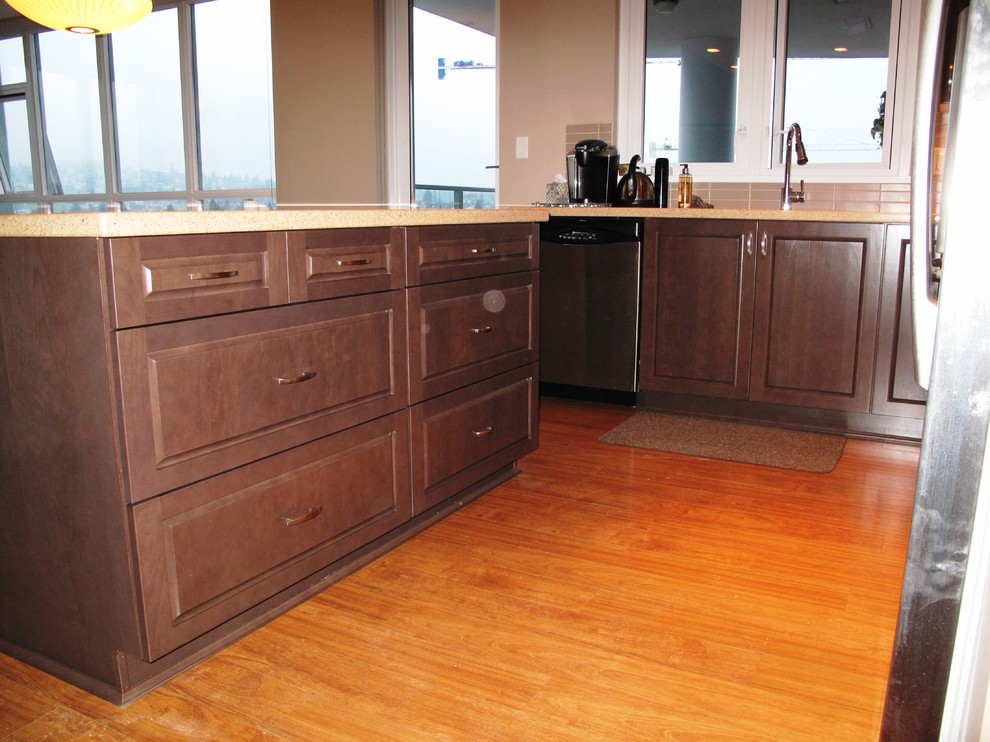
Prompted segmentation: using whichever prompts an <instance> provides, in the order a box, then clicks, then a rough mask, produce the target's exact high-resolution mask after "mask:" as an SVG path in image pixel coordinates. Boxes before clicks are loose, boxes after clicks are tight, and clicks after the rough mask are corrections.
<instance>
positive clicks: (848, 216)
mask: <svg viewBox="0 0 990 742" xmlns="http://www.w3.org/2000/svg"><path fill="white" fill-rule="evenodd" d="M547 211H548V212H549V213H550V215H551V216H585V215H588V216H603V217H604V216H609V217H611V216H636V217H656V218H659V219H763V220H772V221H791V222H856V223H859V224H864V223H866V224H897V223H902V222H903V223H907V221H908V219H909V215H908V214H897V213H879V212H875V211H873V212H869V211H823V210H818V209H803V208H795V209H791V210H790V211H783V210H781V209H719V208H715V209H675V208H668V209H658V208H649V207H646V208H633V207H629V206H619V207H613V206H591V207H581V206H560V207H551V208H549V209H547Z"/></svg>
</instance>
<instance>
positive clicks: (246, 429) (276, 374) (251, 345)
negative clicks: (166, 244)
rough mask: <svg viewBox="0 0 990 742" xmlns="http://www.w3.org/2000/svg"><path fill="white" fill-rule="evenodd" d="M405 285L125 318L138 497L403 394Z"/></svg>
mask: <svg viewBox="0 0 990 742" xmlns="http://www.w3.org/2000/svg"><path fill="white" fill-rule="evenodd" d="M404 322H405V316H404V308H403V294H402V292H401V291H393V292H386V293H382V294H371V295H368V296H360V297H352V298H346V299H335V300H332V301H322V302H311V303H307V304H300V305H293V306H287V307H277V308H274V309H265V310H259V311H257V312H247V313H242V314H237V315H228V316H223V317H210V318H206V319H198V320H188V321H185V322H176V323H172V324H168V325H156V326H153V327H145V328H137V329H132V330H123V331H121V332H118V333H117V334H116V343H117V353H118V358H119V364H120V378H121V399H122V412H123V418H124V437H125V442H126V447H127V477H128V481H129V484H130V496H131V500H132V501H137V500H141V499H143V498H146V497H150V496H152V495H155V494H158V493H161V492H165V491H168V490H170V489H174V488H176V487H179V486H182V485H185V484H188V483H190V482H192V481H195V480H197V479H202V478H204V477H207V476H211V475H213V474H216V473H218V472H221V471H224V470H226V469H231V468H233V467H235V466H240V465H242V464H246V463H248V462H249V461H252V460H254V459H257V458H259V457H261V456H267V455H270V454H273V453H276V452H277V451H281V450H283V449H286V448H288V447H290V446H294V445H299V444H300V443H305V442H307V441H309V440H311V439H313V438H316V437H318V436H321V435H326V434H328V433H332V432H335V431H337V430H341V429H343V428H345V427H348V426H351V425H355V424H358V423H361V422H364V421H366V420H369V419H371V418H373V417H377V416H380V415H383V414H387V413H389V412H394V411H395V410H397V409H399V408H401V407H402V406H404V405H405V404H406V400H407V397H408V395H407V392H406V389H407V385H406V380H405V377H406V374H405V366H404V358H405V333H404V331H403V327H404Z"/></svg>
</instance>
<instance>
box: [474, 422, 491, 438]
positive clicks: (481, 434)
mask: <svg viewBox="0 0 990 742" xmlns="http://www.w3.org/2000/svg"><path fill="white" fill-rule="evenodd" d="M494 432H495V428H494V427H493V426H491V425H488V426H486V427H484V428H481V429H479V430H472V431H471V435H473V436H474V437H475V438H484V437H485V436H486V435H491V434H492V433H494Z"/></svg>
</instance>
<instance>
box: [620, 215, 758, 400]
mask: <svg viewBox="0 0 990 742" xmlns="http://www.w3.org/2000/svg"><path fill="white" fill-rule="evenodd" d="M646 224H647V229H646V235H645V241H644V245H643V311H642V325H641V328H642V329H641V337H640V369H639V373H640V387H641V388H643V389H650V390H656V391H660V392H675V393H683V394H698V395H711V396H716V397H725V398H733V399H746V397H747V396H748V394H749V370H750V364H751V360H750V358H751V344H752V337H753V302H754V294H755V282H754V274H755V268H756V257H755V254H754V251H753V241H754V238H755V234H756V223H755V222H746V221H735V220H705V221H697V220H693V219H692V220H688V219H683V220H681V219H678V220H666V221H663V222H657V221H656V220H647V222H646Z"/></svg>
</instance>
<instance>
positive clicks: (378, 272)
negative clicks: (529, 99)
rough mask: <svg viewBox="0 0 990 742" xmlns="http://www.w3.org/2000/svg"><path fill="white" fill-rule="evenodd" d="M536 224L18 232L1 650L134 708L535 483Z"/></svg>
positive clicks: (3, 337) (2, 249)
mask: <svg viewBox="0 0 990 742" xmlns="http://www.w3.org/2000/svg"><path fill="white" fill-rule="evenodd" d="M409 234H411V235H412V237H413V239H412V240H411V241H409V240H407V235H409ZM535 235H536V228H535V227H534V226H533V225H532V224H494V225H484V224H480V225H465V226H454V227H432V226H431V227H424V228H418V227H416V228H388V227H376V228H367V229H365V228H355V229H351V228H346V229H327V230H304V231H299V232H257V233H236V234H235V233H231V234H194V235H172V236H154V237H112V238H97V237H93V238H80V239H73V238H51V239H48V238H18V237H5V238H2V239H0V379H4V381H5V383H2V384H0V426H2V427H0V474H2V476H0V488H2V489H0V520H2V521H3V522H4V523H6V524H8V525H10V524H16V527H12V528H5V529H4V531H3V536H2V537H0V606H2V607H3V609H2V610H0V650H2V651H5V652H7V653H9V654H11V655H14V656H17V657H20V658H21V659H24V660H25V661H28V662H31V663H32V664H35V665H37V666H39V667H42V668H44V669H46V670H48V671H50V672H53V673H55V674H57V675H59V676H60V677H62V678H64V679H66V680H68V681H70V682H73V683H76V684H77V685H79V686H81V687H83V688H85V689H86V690H88V691H90V692H93V693H95V694H97V695H100V696H102V697H104V698H107V699H109V700H112V701H114V702H117V703H120V702H127V701H130V700H133V699H134V698H136V697H138V696H140V695H141V694H143V693H145V692H147V691H148V690H151V689H152V688H154V687H155V686H156V685H158V684H160V683H162V682H164V681H165V680H167V679H168V678H169V677H171V676H173V675H175V674H177V673H178V672H180V671H181V670H183V669H185V668H186V667H188V666H191V665H192V664H195V662H197V661H199V660H200V659H202V658H203V657H205V656H208V655H209V654H210V653H212V652H213V651H216V650H217V649H219V648H221V647H222V646H225V645H226V644H229V643H230V642H232V641H233V640H234V639H236V638H237V637H239V636H242V635H244V634H245V633H247V632H249V631H251V630H252V629H253V628H255V627H257V626H260V625H262V624H263V623H265V622H266V621H269V620H271V619H272V618H273V617H275V616H276V615H278V614H279V613H281V612H284V611H285V610H287V609H288V608H289V607H291V606H292V605H294V604H296V603H298V602H301V601H302V600H305V599H306V598H307V597H309V596H310V595H313V594H315V593H316V592H319V591H320V590H321V589H323V588H325V587H326V586H327V585H329V584H331V583H332V582H333V581H334V580H336V579H339V578H340V577H342V576H345V575H346V574H348V573H349V572H351V571H353V570H355V569H358V568H359V567H360V566H362V565H363V564H366V563H368V562H369V561H371V560H373V559H374V558H375V557H376V556H378V555H380V554H382V553H384V552H385V551H387V550H388V549H390V548H392V547H394V546H396V545H397V544H399V543H401V542H402V541H403V540H405V539H407V538H409V537H411V536H412V535H413V534H415V533H417V532H418V531H420V530H422V529H424V528H427V527H428V526H429V525H430V524H432V523H434V522H436V520H437V519H438V518H440V517H443V516H444V515H445V514H447V513H450V512H453V511H454V510H456V509H457V508H459V507H461V506H462V505H463V504H464V503H465V502H468V501H470V499H471V498H472V497H476V496H478V495H480V494H481V493H483V492H485V491H487V490H488V489H490V488H491V487H493V486H495V485H497V484H498V483H500V482H502V481H505V480H506V479H507V478H509V477H510V476H512V475H513V474H514V473H516V471H518V469H517V467H516V461H517V460H518V459H519V457H521V456H522V455H524V454H525V453H527V452H529V451H531V450H533V449H534V448H535V447H536V445H537V435H536V430H537V419H538V413H537V403H536V399H537V398H536V392H535V386H536V385H535V379H536V378H537V374H536V368H537V360H538V359H537V354H538V348H539V343H538V338H537V337H536V329H535V328H536V327H538V289H539V284H538V272H537V271H536V268H537V267H538V243H537V242H536V240H535ZM407 265H408V266H411V267H412V269H411V270H410V271H409V274H410V275H411V276H412V277H413V279H409V278H408V277H407V270H406V267H407ZM413 280H414V281H415V286H413ZM410 336H412V337H413V338H414V341H413V343H412V352H410V350H411V348H410ZM410 377H411V378H412V382H410ZM411 385H412V387H413V388H414V389H415V394H416V397H415V399H414V400H413V401H411V400H410V395H409V390H410V386H411ZM414 402H415V403H419V404H417V405H416V406H415V407H410V405H411V404H413V403H414ZM411 420H414V421H415V422H411ZM414 461H415V463H414Z"/></svg>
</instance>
